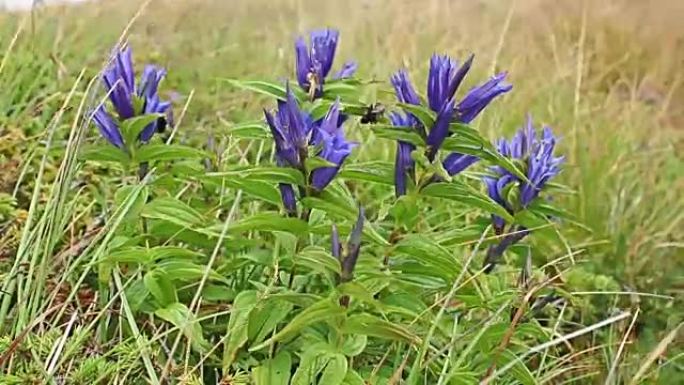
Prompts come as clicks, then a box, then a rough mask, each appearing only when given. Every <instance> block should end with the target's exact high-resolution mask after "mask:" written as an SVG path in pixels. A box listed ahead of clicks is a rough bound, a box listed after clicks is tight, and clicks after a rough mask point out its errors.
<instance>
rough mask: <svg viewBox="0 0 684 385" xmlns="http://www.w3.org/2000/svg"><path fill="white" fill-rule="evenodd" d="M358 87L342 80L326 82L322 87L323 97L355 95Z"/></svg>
mask: <svg viewBox="0 0 684 385" xmlns="http://www.w3.org/2000/svg"><path fill="white" fill-rule="evenodd" d="M358 93H359V87H357V86H356V85H353V84H348V83H344V82H336V83H326V84H325V87H324V89H323V97H325V98H326V99H331V100H335V98H336V97H337V96H345V95H356V94H358Z"/></svg>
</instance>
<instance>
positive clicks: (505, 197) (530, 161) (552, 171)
mask: <svg viewBox="0 0 684 385" xmlns="http://www.w3.org/2000/svg"><path fill="white" fill-rule="evenodd" d="M556 142H557V139H556V137H555V136H554V134H553V132H552V131H551V128H550V127H544V128H543V129H542V130H541V135H538V133H537V130H536V129H535V128H534V125H533V123H532V118H531V117H530V116H528V117H527V121H526V122H525V126H524V127H522V128H521V129H520V130H519V131H518V132H517V133H516V134H515V136H514V137H513V138H512V139H511V140H510V141H509V140H506V139H505V138H502V139H499V142H498V143H497V150H498V151H499V153H500V154H501V155H503V156H505V157H508V158H511V159H513V160H516V161H518V162H519V163H520V164H522V165H524V173H525V179H521V178H519V177H518V176H516V175H514V174H513V173H511V172H510V171H508V170H506V169H504V168H503V167H501V166H493V167H492V168H491V172H492V175H487V176H485V177H484V182H485V184H486V185H487V193H488V195H489V197H490V198H492V199H493V200H494V201H495V202H497V203H498V204H499V205H501V206H502V207H503V208H505V209H506V211H508V212H509V213H510V214H511V215H513V214H515V213H517V212H518V211H520V210H522V209H525V208H527V207H528V206H529V205H530V204H531V203H532V201H533V200H534V199H535V198H537V196H539V193H540V192H541V190H542V189H543V188H544V186H545V185H546V184H547V182H548V181H549V180H550V179H551V178H553V177H554V176H556V175H558V173H560V171H561V167H560V166H561V164H562V163H563V161H564V158H563V157H562V156H561V157H557V156H554V154H553V152H554V149H555V147H556ZM492 224H493V226H494V231H495V232H496V234H499V235H501V234H504V233H505V227H506V222H505V221H504V219H503V218H501V217H500V216H497V215H492ZM528 233H529V231H528V230H527V229H526V228H524V227H520V226H519V227H518V228H515V229H510V231H509V233H508V234H506V235H505V236H504V238H503V239H502V240H501V242H499V243H498V244H497V245H495V246H492V247H491V248H490V249H489V251H488V253H487V258H486V259H485V266H487V265H489V266H490V268H489V270H491V268H493V267H494V264H495V263H496V261H497V260H498V259H499V258H500V257H501V255H502V254H503V252H504V251H505V250H506V248H508V247H509V246H511V245H512V244H514V243H517V242H518V241H520V240H521V239H522V238H524V237H525V236H526V235H527V234H528Z"/></svg>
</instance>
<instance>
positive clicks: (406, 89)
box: [390, 55, 511, 196]
mask: <svg viewBox="0 0 684 385" xmlns="http://www.w3.org/2000/svg"><path fill="white" fill-rule="evenodd" d="M472 62H473V56H472V55H471V56H470V57H469V58H468V59H467V60H466V61H465V62H464V63H463V64H462V65H460V66H459V64H458V62H457V61H455V60H453V59H452V58H450V57H449V56H446V55H444V56H440V55H433V56H432V58H431V59H430V71H429V73H428V83H427V107H429V108H430V110H432V111H433V112H434V113H436V116H437V117H436V119H435V121H434V123H433V124H432V126H431V127H423V124H422V123H421V122H420V121H419V120H418V119H417V118H416V117H415V116H414V115H413V114H411V113H410V112H408V111H407V112H405V113H403V114H402V113H393V114H391V115H390V121H391V122H392V124H393V125H394V126H399V127H406V128H407V129H410V130H413V131H415V132H417V133H418V134H419V135H420V136H421V137H422V138H423V139H424V140H425V143H426V145H427V149H426V151H425V157H426V158H427V161H429V162H434V161H435V159H436V157H437V152H438V151H439V148H440V147H441V145H442V143H444V140H445V139H446V138H447V137H448V136H449V125H450V124H451V123H452V122H460V123H469V122H470V121H472V120H473V119H475V118H476V117H477V116H478V114H479V113H480V112H481V111H482V110H483V109H484V108H485V107H486V106H487V105H489V103H490V102H491V101H492V100H494V99H495V98H496V97H497V96H499V95H501V94H504V93H506V92H508V91H510V90H511V85H509V84H507V83H505V82H504V80H505V77H506V73H505V72H502V73H500V74H498V75H496V76H494V77H492V78H491V79H490V80H488V81H486V82H485V83H483V84H481V85H479V86H476V87H474V88H472V89H471V90H470V91H468V93H467V94H466V95H465V97H464V98H463V99H462V100H461V101H460V102H458V103H457V102H456V100H455V96H454V95H455V94H456V91H457V90H458V87H459V86H460V85H461V83H462V81H463V79H464V78H465V76H466V74H467V73H468V71H469V70H470V67H471V65H472ZM391 83H392V85H393V86H394V90H395V94H396V96H397V100H399V102H401V103H404V104H413V105H421V101H420V98H419V96H418V94H417V93H416V91H415V89H414V87H413V85H412V84H411V81H410V79H409V77H408V74H407V72H406V71H405V70H399V71H398V72H397V73H395V74H394V75H393V76H392V77H391ZM413 151H415V146H414V145H413V144H410V143H407V142H403V141H399V142H398V144H397V153H396V154H397V155H396V160H395V192H396V195H397V196H402V195H405V194H406V191H407V183H408V182H407V181H409V180H410V181H413V183H414V184H415V160H414V158H413V157H412V153H413ZM477 160H478V158H477V157H475V156H472V155H466V154H461V153H458V152H453V153H451V154H449V155H448V156H447V157H446V158H445V159H444V161H442V167H443V169H444V170H445V171H446V173H447V174H448V175H449V176H454V175H457V174H458V173H460V172H461V171H463V170H465V169H466V168H468V167H469V166H470V165H472V164H473V163H475V162H477ZM438 179H439V178H438V177H437V176H433V178H430V179H429V181H435V180H438ZM428 183H429V182H428Z"/></svg>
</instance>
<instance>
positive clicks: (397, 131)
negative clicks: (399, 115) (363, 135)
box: [371, 124, 425, 147]
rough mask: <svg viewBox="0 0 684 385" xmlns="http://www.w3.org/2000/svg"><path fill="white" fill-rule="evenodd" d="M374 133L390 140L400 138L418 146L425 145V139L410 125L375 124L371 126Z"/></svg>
mask: <svg viewBox="0 0 684 385" xmlns="http://www.w3.org/2000/svg"><path fill="white" fill-rule="evenodd" d="M371 129H372V131H373V133H374V134H375V135H376V136H378V137H380V138H385V139H390V140H400V141H402V142H407V143H411V144H413V145H414V146H417V147H424V146H425V141H424V140H423V138H421V137H420V135H419V134H418V133H417V132H415V131H414V130H412V129H411V128H409V127H396V126H390V125H385V124H374V125H373V126H372V127H371Z"/></svg>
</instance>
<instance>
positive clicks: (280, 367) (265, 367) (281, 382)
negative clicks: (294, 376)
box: [252, 350, 292, 385]
mask: <svg viewBox="0 0 684 385" xmlns="http://www.w3.org/2000/svg"><path fill="white" fill-rule="evenodd" d="M291 367H292V357H291V356H290V353H288V352H287V351H285V350H282V351H280V352H279V353H278V354H277V355H276V356H275V357H273V358H272V359H270V360H266V361H264V363H263V364H261V366H258V367H256V368H254V370H253V371H252V377H253V378H254V384H255V385H289V384H290V373H291Z"/></svg>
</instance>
